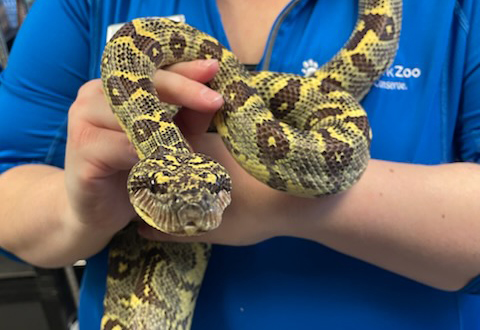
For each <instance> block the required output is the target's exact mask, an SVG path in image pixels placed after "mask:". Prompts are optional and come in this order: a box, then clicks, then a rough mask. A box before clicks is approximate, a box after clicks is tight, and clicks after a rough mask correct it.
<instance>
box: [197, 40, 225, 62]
mask: <svg viewBox="0 0 480 330" xmlns="http://www.w3.org/2000/svg"><path fill="white" fill-rule="evenodd" d="M200 50H201V55H202V56H201V57H203V58H206V56H205V55H207V54H208V55H211V56H212V58H215V59H217V60H220V59H221V58H222V54H223V46H222V45H221V44H220V43H218V42H217V43H215V42H212V41H210V40H205V41H204V42H203V43H202V44H201V45H200Z"/></svg>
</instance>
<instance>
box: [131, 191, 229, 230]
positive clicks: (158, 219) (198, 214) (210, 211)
mask: <svg viewBox="0 0 480 330" xmlns="http://www.w3.org/2000/svg"><path fill="white" fill-rule="evenodd" d="M207 196H208V195H207ZM206 199H207V200H208V202H205V201H203V202H190V203H189V202H188V201H185V200H178V198H173V200H172V198H171V196H168V197H166V196H156V195H153V194H152V193H151V192H150V191H149V190H148V189H141V190H138V191H137V192H135V193H134V194H133V195H132V196H131V199H130V201H131V203H132V205H133V206H134V208H135V211H136V212H137V214H138V215H139V216H140V217H141V218H142V219H143V220H144V221H145V222H146V223H147V224H148V225H150V226H151V227H153V228H155V229H157V230H160V231H162V232H165V233H168V234H171V235H176V236H195V235H201V234H203V233H205V232H208V231H210V230H213V229H215V228H217V227H218V226H219V225H220V223H221V220H222V214H223V211H224V210H225V208H226V207H227V206H228V205H229V204H230V201H231V197H230V192H228V191H226V190H221V191H220V192H219V193H218V194H217V195H216V196H211V194H210V197H208V198H206ZM204 200H205V199H204Z"/></svg>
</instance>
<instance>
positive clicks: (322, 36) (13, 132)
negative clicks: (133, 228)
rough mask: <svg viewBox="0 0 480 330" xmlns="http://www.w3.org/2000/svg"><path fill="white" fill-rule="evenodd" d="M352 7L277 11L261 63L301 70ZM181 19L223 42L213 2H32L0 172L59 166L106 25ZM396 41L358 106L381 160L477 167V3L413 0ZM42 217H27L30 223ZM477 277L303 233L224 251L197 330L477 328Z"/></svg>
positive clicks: (96, 305) (97, 261) (95, 320)
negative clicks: (430, 283)
mask: <svg viewBox="0 0 480 330" xmlns="http://www.w3.org/2000/svg"><path fill="white" fill-rule="evenodd" d="M357 9H358V6H357V4H356V1H352V0H335V1H313V0H293V1H291V3H290V4H289V5H288V6H287V7H286V8H285V9H284V10H283V12H282V13H281V14H280V16H279V17H278V18H277V20H276V22H275V24H274V26H273V28H272V31H271V33H270V37H269V40H268V44H267V47H266V50H265V53H264V56H263V58H262V61H261V62H260V63H259V65H258V69H259V70H262V69H268V70H272V71H282V72H292V73H297V74H302V73H304V72H308V71H309V70H312V69H313V68H314V67H315V65H317V64H318V65H322V64H323V63H325V62H326V61H328V60H329V59H330V58H331V57H332V56H333V55H334V54H335V53H336V52H337V51H338V50H339V49H340V48H341V46H342V45H343V43H344V42H345V41H346V40H347V38H348V37H349V35H350V33H351V31H352V29H353V26H354V23H355V21H356V16H357ZM169 15H184V17H185V20H186V22H187V23H189V24H191V25H193V26H196V27H197V28H199V29H201V30H203V31H205V32H207V33H209V34H211V35H213V36H215V37H216V38H217V39H219V40H220V41H221V42H222V43H223V44H224V45H226V46H227V47H229V46H228V40H227V37H226V35H225V31H224V30H223V27H222V23H221V20H220V15H219V12H218V9H217V7H216V3H215V0H204V1H193V0H190V1H189V0H162V1H158V0H130V1H126V0H125V1H122V0H118V1H111V0H104V1H100V0H89V1H87V0H37V2H36V4H35V5H34V7H33V9H32V11H31V13H30V14H29V16H28V18H27V20H26V22H25V25H24V26H23V28H22V30H21V31H20V34H19V36H18V39H17V41H16V43H15V47H14V49H13V52H12V55H11V59H10V62H9V65H8V67H7V69H6V71H5V72H3V74H2V75H1V80H0V82H1V86H0V170H1V171H5V170H7V169H8V168H11V167H13V166H16V165H19V164H25V163H46V164H52V165H55V166H63V161H64V156H65V141H66V125H67V111H68V109H69V106H70V104H71V103H72V102H73V101H74V99H75V97H76V93H77V91H78V88H79V87H80V86H81V85H82V84H83V83H85V82H86V81H88V80H90V79H92V78H97V77H99V61H100V57H101V53H102V49H103V47H104V45H105V40H106V34H107V28H108V26H109V25H111V24H114V23H119V22H125V21H128V20H131V19H133V18H136V17H141V16H169ZM403 17H404V18H403V30H402V36H401V41H400V49H399V51H398V55H397V57H396V59H395V62H394V63H393V65H392V66H391V67H390V68H389V69H388V70H387V72H386V73H385V74H384V75H383V76H382V77H381V78H380V80H379V81H378V82H376V83H375V85H374V86H373V88H372V90H371V91H370V93H369V94H368V95H367V96H366V98H365V99H364V100H363V102H362V104H363V105H364V107H365V108H366V110H367V112H368V116H369V118H370V122H371V125H372V130H373V133H374V138H373V142H372V156H373V157H374V158H378V159H384V160H390V161H398V162H407V163H417V164H440V163H447V162H453V161H473V162H480V97H478V93H479V92H480V1H476V0H463V1H461V0H459V1H455V0H441V1H439V0H422V1H418V0H405V1H404V15H403ZM33 220H34V219H32V221H33ZM107 255H108V251H107V249H105V250H104V251H102V252H100V253H99V254H98V255H95V256H93V257H91V258H90V259H89V260H88V264H87V268H86V273H85V276H84V278H83V283H82V289H81V302H80V310H79V318H80V325H81V329H82V330H85V329H87V330H89V329H98V328H99V323H100V318H101V314H102V309H103V307H102V302H103V296H104V292H105V278H106V272H107ZM476 293H480V281H478V280H473V281H472V282H471V283H470V284H469V285H468V286H467V287H465V288H464V289H463V290H461V291H459V292H443V291H439V290H436V289H432V288H430V287H427V286H424V285H422V284H419V283H416V282H414V281H411V280H409V279H406V278H404V277H401V276H398V275H396V274H393V273H390V272H388V271H385V270H382V269H380V268H377V267H375V266H372V265H370V264H367V263H365V262H362V261H359V260H357V259H353V258H351V257H349V256H346V255H343V254H340V253H338V252H335V251H333V250H331V249H329V248H328V247H325V246H322V245H320V244H317V243H313V242H310V241H306V240H301V239H295V238H274V239H271V240H268V241H266V242H263V243H260V244H257V245H254V246H249V247H225V246H215V247H214V249H213V255H212V259H211V261H210V264H209V266H208V269H207V273H206V277H205V281H204V283H203V286H202V289H201V292H200V296H199V299H198V304H197V309H196V312H195V316H194V320H193V329H209V330H212V329H219V330H220V329H221V330H225V329H233V330H237V329H238V330H240V329H241V330H245V329H342V330H349V329H352V330H362V329H370V330H371V329H390V330H396V329H399V330H400V329H402V330H404V329H409V330H414V329H419V330H420V329H421V330H426V329H432V330H456V329H458V330H460V329H461V330H477V329H480V312H479V311H480V297H479V296H478V295H476Z"/></svg>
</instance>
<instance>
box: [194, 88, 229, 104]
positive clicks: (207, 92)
mask: <svg viewBox="0 0 480 330" xmlns="http://www.w3.org/2000/svg"><path fill="white" fill-rule="evenodd" d="M200 95H201V96H202V97H203V99H204V100H206V101H207V102H210V103H212V104H215V105H217V104H218V105H220V104H221V103H223V96H222V95H221V94H219V93H217V92H215V91H214V90H211V89H210V88H208V87H205V88H204V89H202V90H201V91H200Z"/></svg>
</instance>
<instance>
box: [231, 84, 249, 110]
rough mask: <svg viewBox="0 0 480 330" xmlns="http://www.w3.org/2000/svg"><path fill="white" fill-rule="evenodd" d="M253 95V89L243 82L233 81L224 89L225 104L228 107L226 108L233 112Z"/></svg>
mask: <svg viewBox="0 0 480 330" xmlns="http://www.w3.org/2000/svg"><path fill="white" fill-rule="evenodd" d="M253 94H255V89H254V88H252V87H250V86H248V85H247V84H246V83H245V82H243V81H235V82H233V83H231V84H229V85H228V86H227V87H225V92H224V97H225V100H226V103H227V104H228V105H229V106H227V108H228V109H231V110H234V109H236V108H239V107H241V106H242V105H244V104H245V102H246V101H247V100H248V99H249V98H250V96H251V95H253ZM230 107H231V108H230Z"/></svg>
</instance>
